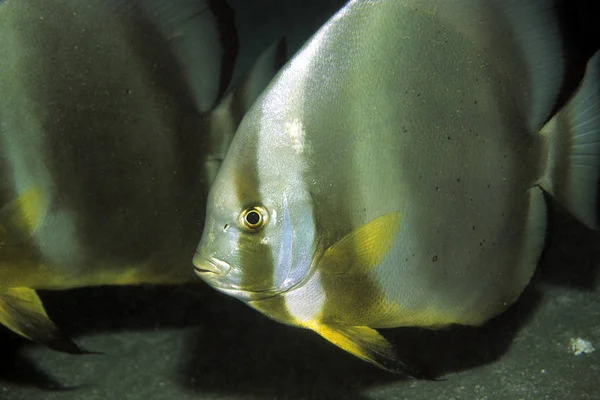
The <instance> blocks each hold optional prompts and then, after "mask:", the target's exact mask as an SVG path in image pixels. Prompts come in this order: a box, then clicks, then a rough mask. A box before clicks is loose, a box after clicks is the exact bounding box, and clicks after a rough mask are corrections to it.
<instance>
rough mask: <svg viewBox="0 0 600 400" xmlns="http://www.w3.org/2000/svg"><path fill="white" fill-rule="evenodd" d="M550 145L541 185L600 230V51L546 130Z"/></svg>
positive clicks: (582, 219) (577, 216)
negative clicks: (599, 216) (599, 183)
mask: <svg viewBox="0 0 600 400" xmlns="http://www.w3.org/2000/svg"><path fill="white" fill-rule="evenodd" d="M541 134H542V135H543V136H545V137H546V138H547V140H548V143H549V146H550V155H549V162H548V167H547V171H546V175H545V177H544V180H543V181H542V182H541V184H540V186H542V188H544V190H546V191H548V192H549V193H551V194H552V195H554V196H555V197H556V198H557V200H558V201H559V202H560V203H561V204H562V205H563V206H565V207H566V208H567V209H568V210H569V212H570V213H571V214H573V215H574V216H575V217H576V218H577V219H579V220H580V221H581V222H582V223H584V224H585V225H587V226H588V227H590V228H593V229H598V228H600V226H599V224H598V215H597V198H598V181H599V177H600V52H598V53H596V54H595V55H594V57H593V58H592V59H591V60H590V61H589V63H588V68H587V71H586V74H585V76H584V78H583V81H582V83H581V86H580V87H579V89H578V91H577V92H576V93H575V95H574V96H573V98H572V99H571V100H570V101H569V103H568V104H567V105H566V106H565V107H564V108H563V109H562V110H561V111H560V112H559V113H558V114H557V115H556V116H555V117H554V118H553V119H552V120H550V121H549V122H548V124H547V125H546V126H545V127H544V128H543V129H542V131H541Z"/></svg>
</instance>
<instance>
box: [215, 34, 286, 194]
mask: <svg viewBox="0 0 600 400" xmlns="http://www.w3.org/2000/svg"><path fill="white" fill-rule="evenodd" d="M286 61H287V45H286V42H285V40H284V39H283V38H281V39H279V40H277V41H276V42H275V43H273V44H272V45H271V46H269V47H268V48H267V49H266V50H265V51H264V52H263V53H262V54H261V55H260V56H259V57H258V58H257V59H256V61H255V62H254V64H253V65H252V67H251V68H250V70H249V71H248V72H247V73H246V74H245V75H244V76H243V77H241V78H240V79H239V81H237V82H236V83H235V84H234V86H233V87H232V89H230V90H229V91H228V92H227V94H226V95H225V96H224V97H223V99H222V100H221V102H220V103H219V104H218V105H217V107H215V109H214V110H213V113H212V116H211V129H210V140H211V143H210V150H209V151H208V153H209V156H208V159H207V161H208V163H209V166H207V173H208V175H209V181H210V182H212V179H213V178H214V176H215V174H216V172H217V170H218V168H219V167H220V165H221V162H222V161H223V158H224V157H225V153H226V152H227V149H228V148H229V144H230V143H231V140H232V139H233V136H234V134H235V131H236V130H237V128H238V126H239V124H240V122H241V121H242V118H244V115H245V114H246V112H247V111H248V109H249V108H250V107H251V106H252V104H254V102H255V101H256V99H257V98H258V96H260V94H261V93H262V92H263V91H264V90H265V88H266V87H267V86H268V85H269V83H270V82H271V80H272V79H273V77H275V74H276V73H277V72H278V71H279V70H280V69H281V67H283V65H284V64H285V62H286Z"/></svg>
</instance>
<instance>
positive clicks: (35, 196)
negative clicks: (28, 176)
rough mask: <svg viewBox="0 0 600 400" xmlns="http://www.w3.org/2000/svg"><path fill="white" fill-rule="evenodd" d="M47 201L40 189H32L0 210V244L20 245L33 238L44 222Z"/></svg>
mask: <svg viewBox="0 0 600 400" xmlns="http://www.w3.org/2000/svg"><path fill="white" fill-rule="evenodd" d="M44 205H45V201H44V198H43V193H42V191H41V190H40V189H37V188H31V189H29V190H27V191H26V192H24V193H23V194H22V195H20V196H19V197H18V198H17V199H15V200H13V201H11V202H10V203H8V204H6V205H5V206H4V207H2V209H0V227H2V229H0V234H2V237H0V243H2V244H13V243H19V242H22V241H23V240H25V239H26V238H28V237H29V236H31V234H32V232H33V231H34V230H35V229H36V228H37V226H38V225H39V224H40V222H41V221H42V218H43V216H44V212H43V210H44Z"/></svg>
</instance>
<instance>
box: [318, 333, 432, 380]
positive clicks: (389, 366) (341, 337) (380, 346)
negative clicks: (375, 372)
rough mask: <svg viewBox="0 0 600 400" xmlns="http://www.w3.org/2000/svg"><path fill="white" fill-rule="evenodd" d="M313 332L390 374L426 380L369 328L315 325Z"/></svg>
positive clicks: (391, 346)
mask: <svg viewBox="0 0 600 400" xmlns="http://www.w3.org/2000/svg"><path fill="white" fill-rule="evenodd" d="M310 328H311V329H312V330H314V331H315V332H317V333H318V334H319V335H321V336H323V337H324V338H325V339H327V340H328V341H330V342H331V343H333V344H335V345H336V346H338V347H339V348H341V349H343V350H345V351H347V352H348V353H350V354H352V355H354V356H356V357H358V358H360V359H362V360H364V361H367V362H370V363H371V364H374V365H376V366H378V367H379V368H383V369H385V370H388V371H390V372H394V373H399V374H406V375H409V376H412V377H419V378H424V377H426V375H424V374H423V373H421V371H419V370H417V369H415V368H412V367H409V366H408V365H406V364H405V363H404V362H402V361H400V360H399V359H398V358H397V355H396V352H395V350H394V346H393V345H392V344H391V343H390V342H388V341H387V340H386V339H385V338H384V337H383V336H381V335H380V334H379V332H377V331H376V330H375V329H372V328H369V327H368V326H341V325H322V324H314V326H310Z"/></svg>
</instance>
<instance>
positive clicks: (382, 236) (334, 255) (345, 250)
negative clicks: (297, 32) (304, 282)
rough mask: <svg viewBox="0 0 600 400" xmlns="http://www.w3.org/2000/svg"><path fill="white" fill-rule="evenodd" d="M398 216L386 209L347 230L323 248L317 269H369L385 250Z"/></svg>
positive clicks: (332, 271) (329, 271)
mask: <svg viewBox="0 0 600 400" xmlns="http://www.w3.org/2000/svg"><path fill="white" fill-rule="evenodd" d="M401 220H402V216H401V214H400V213H399V212H389V213H386V214H384V215H381V216H379V217H377V218H373V219H372V220H371V221H369V222H368V223H366V224H364V225H362V226H361V227H359V228H357V229H355V230H354V231H352V232H350V233H349V234H347V235H346V236H344V237H343V238H341V239H340V240H338V241H337V242H335V243H334V244H333V245H332V246H331V247H329V248H328V249H327V250H325V252H324V253H323V257H322V258H321V259H320V260H319V261H318V263H319V270H320V271H321V272H322V273H327V274H348V273H364V272H367V271H369V270H370V269H371V268H373V267H375V266H376V265H377V264H379V263H380V262H381V261H382V260H383V258H384V257H385V255H386V254H387V252H388V251H389V249H390V247H391V246H392V243H393V242H394V239H395V237H396V233H397V232H398V228H399V227H400V222H401Z"/></svg>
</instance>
